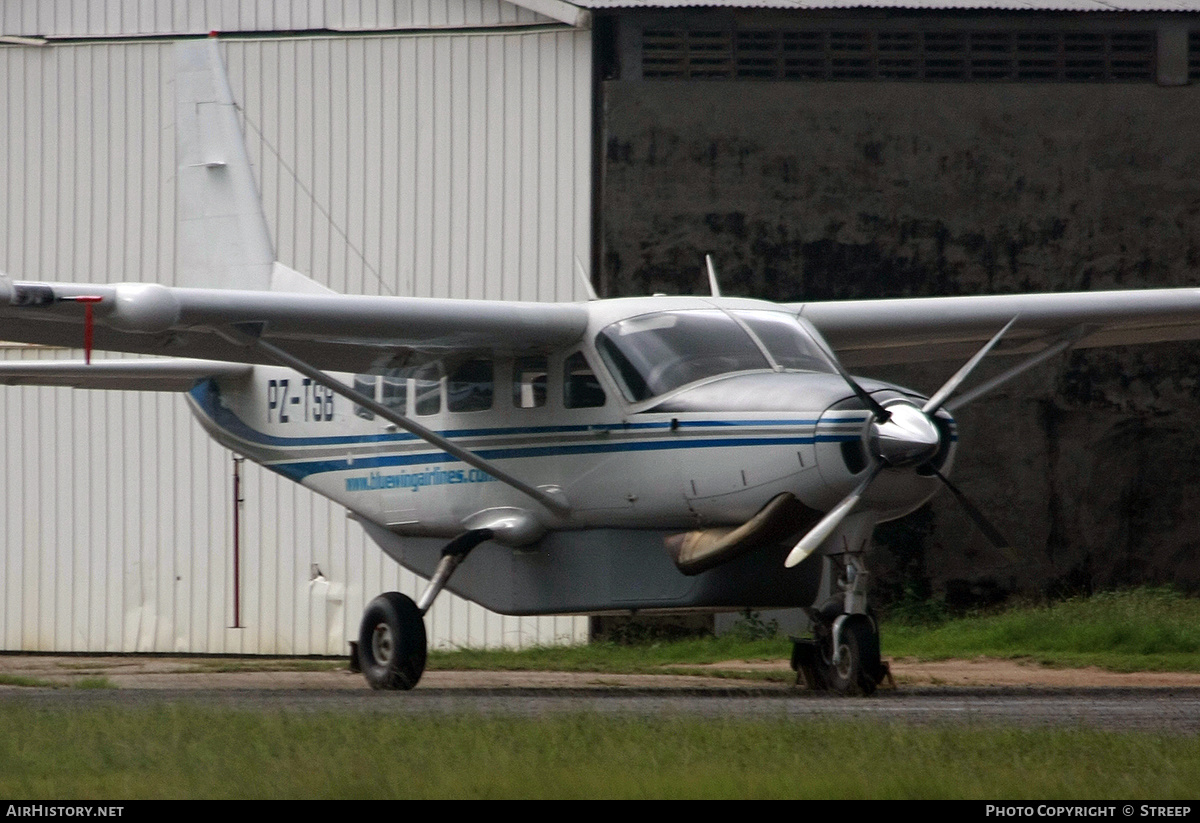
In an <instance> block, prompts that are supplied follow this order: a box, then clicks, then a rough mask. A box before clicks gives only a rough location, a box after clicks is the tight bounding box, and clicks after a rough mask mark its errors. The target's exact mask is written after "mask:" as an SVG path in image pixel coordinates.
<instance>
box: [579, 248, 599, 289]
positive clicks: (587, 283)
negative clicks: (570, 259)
mask: <svg viewBox="0 0 1200 823" xmlns="http://www.w3.org/2000/svg"><path fill="white" fill-rule="evenodd" d="M575 271H577V272H579V279H580V280H582V281H583V287H584V288H585V289H587V296H588V300H599V299H600V296H599V295H598V294H596V289H595V288H594V287H593V286H592V278H590V277H588V276H587V271H586V270H585V269H584V268H583V261H582V260H580V259H579V256H578V255H576V257H575Z"/></svg>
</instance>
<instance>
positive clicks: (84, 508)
mask: <svg viewBox="0 0 1200 823" xmlns="http://www.w3.org/2000/svg"><path fill="white" fill-rule="evenodd" d="M8 5H9V4H4V7H3V9H4V11H5V13H7V11H8V8H7V6H8ZM284 5H286V4H284ZM163 8H165V5H164V6H163ZM205 8H206V9H207V8H208V6H206V7H205ZM89 9H90V7H89ZM76 11H78V9H76ZM179 11H180V9H179V7H177V6H171V13H172V14H173V15H174V14H176V13H178V12H179ZM164 13H165V12H164ZM68 17H69V20H71V21H75V20H76V18H80V17H81V18H85V22H87V23H88V25H91V23H92V18H90V17H88V15H87V14H85V13H83V12H79V13H78V14H72V15H70V16H68ZM55 19H56V20H57V19H58V18H55ZM63 19H68V18H63ZM104 19H105V20H106V21H107V20H108V18H104ZM122 19H124V18H122ZM137 19H139V20H140V19H142V18H141V17H138V18H137ZM106 25H108V23H107V22H106ZM122 25H124V23H122ZM224 48H225V54H226V59H227V63H228V64H229V66H230V74H231V79H232V85H233V89H234V93H235V95H236V96H237V97H238V98H239V99H240V100H241V101H243V108H244V111H245V117H246V122H247V124H248V126H249V128H248V129H247V133H248V142H249V144H250V151H251V156H252V159H253V160H254V162H255V164H256V168H257V169H259V170H261V182H260V188H261V190H262V192H263V196H264V203H265V208H266V211H267V219H268V223H269V225H270V226H271V228H272V232H273V234H274V236H275V238H276V245H277V248H278V252H279V255H280V257H281V259H283V260H284V261H285V262H287V263H288V264H289V265H291V266H293V267H294V268H296V269H298V270H300V271H304V272H308V273H311V274H312V275H313V276H314V277H315V278H316V279H318V280H320V281H322V282H326V283H328V284H330V285H331V286H333V287H334V288H337V289H340V290H346V291H352V292H365V293H398V294H429V295H434V294H438V295H450V294H453V295H456V296H480V297H481V296H489V297H506V298H526V299H531V298H532V299H551V300H552V299H572V298H574V297H576V296H578V297H582V296H583V295H582V294H578V295H577V293H576V292H577V289H578V288H579V286H578V283H577V282H576V275H575V274H574V262H573V261H574V257H575V256H576V255H578V256H580V257H581V258H584V259H586V258H587V256H588V251H589V248H590V237H589V231H590V193H589V191H590V162H591V161H590V151H591V145H590V54H589V50H588V49H589V46H588V34H587V32H577V31H569V30H561V31H555V32H523V33H509V34H503V35H485V34H470V35H455V36H448V35H421V36H373V37H356V38H347V39H339V38H333V39H301V40H294V39H272V40H261V41H244V40H241V41H229V42H228V43H226V44H225V46H224ZM172 66H173V63H172V58H171V46H170V45H169V44H166V43H145V42H122V43H107V44H105V43H99V44H97V43H91V44H77V45H55V46H48V47H0V111H3V112H4V116H3V117H0V145H2V146H3V148H0V269H3V270H5V271H8V272H10V273H11V274H13V275H14V276H18V277H39V278H47V279H62V280H84V279H91V280H101V281H105V280H141V279H144V280H160V281H163V282H171V280H172V269H173V258H174V235H173V230H172V228H171V227H172V226H173V224H174V214H175V195H174V180H173V176H174V170H173V165H174V149H173V146H174V133H173V129H174V124H173V122H172V121H173V113H172V112H173V99H172V95H173V92H172V89H171V84H170V80H171V72H172V70H173V69H172ZM547 97H548V98H549V99H550V100H557V101H558V104H557V105H550V104H548V102H547V100H546V98H547ZM48 356H55V354H54V353H51V352H45V351H38V350H29V349H0V357H21V358H28V357H48ZM0 409H2V410H3V413H4V415H5V417H4V419H5V421H6V426H5V434H4V436H3V438H2V439H0V442H2V443H3V445H4V449H3V453H2V454H0V465H3V469H4V478H5V479H4V487H3V490H2V491H0V509H2V511H0V516H3V518H4V526H3V527H0V541H2V542H0V574H3V582H2V583H0V596H2V597H3V598H4V600H3V604H0V647H2V648H5V649H44V650H60V651H66V650H70V651H158V652H170V651H194V652H210V653H252V654H277V653H297V654H310V653H318V654H343V653H344V652H345V649H346V646H345V642H346V640H347V639H348V638H350V637H352V636H353V634H354V633H355V632H356V630H357V625H358V620H359V615H360V614H361V610H362V608H363V606H364V605H365V603H366V601H368V600H370V599H371V598H372V597H374V596H375V595H376V594H378V593H379V592H380V591H385V590H389V589H396V590H399V591H403V592H406V593H408V594H410V595H412V596H416V595H417V594H418V593H419V591H420V589H421V588H422V586H423V584H422V583H421V581H419V580H418V579H417V578H415V577H414V576H413V575H410V574H408V573H406V572H401V571H400V570H399V569H398V567H396V565H395V564H394V563H393V562H392V561H391V560H390V559H388V558H386V556H385V555H384V554H383V553H382V552H380V551H379V550H378V549H377V548H375V547H374V545H373V544H370V543H369V541H367V539H366V538H365V536H364V535H363V533H362V530H361V529H360V528H359V527H358V526H357V525H356V524H354V523H353V522H351V521H348V520H347V519H346V518H345V516H344V512H343V511H342V510H341V509H340V508H338V507H335V506H332V505H331V504H329V503H327V502H326V501H324V500H322V499H320V498H317V497H315V496H314V495H312V494H311V493H309V492H308V491H307V490H304V489H302V488H301V487H299V486H295V485H294V484H291V483H290V482H288V481H286V480H283V479H281V478H278V477H276V476H275V475H273V474H270V473H268V472H265V471H263V470H261V469H259V468H257V467H254V466H251V465H249V464H246V465H244V467H243V468H244V477H243V495H244V497H245V499H246V503H245V506H244V509H243V529H242V544H243V545H242V564H241V568H242V574H241V592H242V596H241V602H242V610H241V623H242V627H241V628H230V626H231V625H232V621H233V611H234V609H233V580H232V578H233V573H232V557H231V540H232V537H231V535H232V519H233V509H232V502H231V499H230V497H231V493H232V489H231V477H230V473H231V464H230V456H229V454H228V452H226V451H225V450H223V449H221V448H219V447H217V446H216V445H215V444H213V443H212V442H211V441H210V440H209V439H208V438H207V437H206V436H205V435H204V434H203V432H202V431H201V430H200V429H199V427H198V426H196V425H195V424H194V423H193V422H192V421H191V418H190V415H188V413H187V411H186V408H185V406H184V404H183V402H182V401H181V400H180V399H179V398H177V397H173V396H170V395H158V394H146V395H133V394H118V393H104V392H80V391H74V390H70V389H49V388H43V389H38V388H19V387H5V388H3V389H0ZM428 624H429V628H430V636H431V639H432V640H433V641H434V642H435V643H438V644H441V645H500V644H505V645H526V644H530V643H545V642H552V641H558V640H561V639H563V638H564V637H568V638H571V639H575V640H578V639H582V638H583V636H584V633H585V632H586V621H583V620H581V619H575V618H565V619H564V618H539V619H533V618H502V617H500V616H498V615H494V614H491V613H488V612H486V611H484V610H483V609H481V608H480V607H478V606H476V605H474V604H467V603H464V602H463V601H456V599H455V598H453V597H452V596H450V595H443V596H442V597H441V598H439V601H438V603H437V604H436V605H435V608H434V609H433V611H432V612H431V613H430V615H429V618H428Z"/></svg>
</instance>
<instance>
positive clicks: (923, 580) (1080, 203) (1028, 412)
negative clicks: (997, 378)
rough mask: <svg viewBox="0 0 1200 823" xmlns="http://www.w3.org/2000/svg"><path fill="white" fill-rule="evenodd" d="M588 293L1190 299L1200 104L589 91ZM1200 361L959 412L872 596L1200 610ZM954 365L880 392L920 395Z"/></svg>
mask: <svg viewBox="0 0 1200 823" xmlns="http://www.w3.org/2000/svg"><path fill="white" fill-rule="evenodd" d="M602 106H603V114H602V124H601V127H602V130H603V131H602V140H603V156H602V159H601V170H600V179H601V189H600V192H601V193H600V215H601V217H600V242H601V244H602V246H601V249H600V262H601V276H600V285H601V288H602V290H603V291H604V292H605V293H606V294H608V295H629V294H645V293H650V292H656V291H663V292H668V293H691V292H703V291H704V289H705V279H704V276H703V274H702V265H703V255H704V254H705V253H711V254H712V255H713V256H714V258H715V260H716V263H717V266H718V270H719V272H720V274H721V281H722V286H723V289H724V291H725V293H727V294H740V295H752V296H756V297H764V298H770V299H775V300H803V299H808V300H822V299H839V298H866V297H883V296H919V295H956V294H976V293H1000V292H1026V291H1067V290H1089V289H1091V290H1099V289H1123V288H1141V287H1152V286H1153V287H1158V286H1195V285H1197V283H1200V271H1198V270H1197V262H1198V260H1200V87H1197V86H1195V85H1185V86H1177V87H1163V86H1158V85H1155V84H1154V83H1147V82H1142V83H1111V84H1088V83H986V84H976V83H960V82H956V83H926V82H853V81H851V82H787V81H710V82H703V81H652V80H645V81H621V80H614V81H610V82H605V83H603V84H602ZM1197 354H1200V347H1198V346H1195V345H1190V344H1189V345H1160V346H1147V347H1138V348H1131V349H1128V350H1120V351H1094V352H1087V353H1075V354H1071V355H1069V356H1064V357H1062V358H1059V359H1058V360H1055V361H1052V362H1051V363H1049V364H1047V365H1044V366H1042V367H1040V368H1039V369H1038V370H1036V371H1035V372H1034V373H1031V374H1029V375H1027V376H1026V377H1023V378H1021V379H1019V380H1017V381H1015V382H1013V383H1010V384H1008V385H1007V386H1005V387H1004V388H1003V389H1001V390H1000V391H998V392H997V393H995V394H994V395H992V396H990V397H989V398H988V399H986V400H982V401H980V402H979V403H977V404H976V405H974V406H972V407H970V408H968V409H964V410H962V411H961V412H960V413H959V414H958V417H959V421H960V435H961V438H962V442H961V444H960V450H959V454H960V460H959V465H958V466H957V468H956V471H955V480H956V481H957V482H958V484H959V485H960V486H961V487H962V488H963V489H964V491H966V492H967V493H968V494H969V495H970V496H971V497H972V498H973V499H974V500H975V501H976V502H977V503H978V504H979V505H980V506H981V507H982V508H983V509H984V510H985V511H987V512H988V513H989V515H990V516H992V517H993V519H994V520H995V522H996V523H997V525H998V526H999V527H1000V528H1001V530H1002V531H1003V532H1004V533H1005V534H1006V535H1008V536H1009V538H1010V540H1011V541H1012V542H1013V543H1014V544H1016V546H1017V547H1018V558H1017V559H1016V560H1015V561H1014V560H1013V559H1010V558H1006V557H1005V556H1004V555H1002V554H1000V553H998V552H997V551H995V550H994V549H992V548H991V547H990V546H989V545H988V544H987V543H986V542H985V541H984V540H983V539H982V538H981V537H979V536H978V535H977V534H976V533H975V532H974V531H973V528H972V527H971V526H970V524H969V522H968V521H967V520H966V518H965V517H964V516H963V515H962V514H961V513H960V512H959V511H957V509H956V507H955V505H954V503H953V500H951V499H950V498H949V496H948V495H941V496H939V497H938V498H937V499H935V501H934V502H933V504H932V505H931V507H929V509H928V510H924V511H921V512H918V513H916V514H915V515H913V516H910V518H908V519H906V520H905V521H903V522H900V523H897V524H892V525H889V526H885V527H881V529H880V530H879V532H878V533H877V540H878V541H879V542H880V543H881V546H882V547H881V550H880V551H878V552H877V553H876V558H875V561H874V562H875V570H876V572H877V573H878V578H877V583H878V585H879V587H880V590H881V592H884V593H891V594H892V595H895V594H896V593H897V592H898V591H900V590H902V589H903V588H904V587H905V586H910V587H916V588H917V589H920V588H922V587H925V586H929V587H931V588H932V590H933V591H934V592H937V593H946V594H948V596H950V597H951V598H964V599H971V598H974V599H986V598H987V597H989V596H991V594H992V593H1001V592H1007V591H1012V590H1014V589H1015V590H1021V591H1025V592H1036V591H1047V590H1053V591H1063V590H1066V591H1083V590H1090V589H1094V588H1103V587H1112V586H1120V585H1129V584H1137V583H1145V582H1150V583H1172V584H1176V585H1179V586H1181V587H1183V588H1187V589H1191V590H1197V589H1200V510H1198V508H1200V507H1197V506H1196V505H1195V503H1194V501H1196V500H1200V432H1198V431H1197V428H1198V427H1197V423H1198V421H1200V366H1198V365H1197V362H1198V359H1200V358H1197ZM957 366H958V364H957V363H938V364H930V365H926V366H921V367H905V368H893V369H888V370H879V371H876V372H875V373H874V374H875V376H880V377H884V378H891V379H896V380H897V381H898V382H902V383H904V384H905V385H910V386H912V387H914V388H917V389H921V390H924V391H926V392H931V391H932V390H933V389H934V388H936V387H937V386H938V385H940V383H941V382H942V381H943V380H945V379H946V378H947V377H948V376H949V375H950V374H951V373H953V371H954V370H955V369H956V368H957Z"/></svg>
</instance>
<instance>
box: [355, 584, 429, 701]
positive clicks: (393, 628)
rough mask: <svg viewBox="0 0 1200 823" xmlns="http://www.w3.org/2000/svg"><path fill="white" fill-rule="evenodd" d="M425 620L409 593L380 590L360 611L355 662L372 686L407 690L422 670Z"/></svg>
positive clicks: (418, 678)
mask: <svg viewBox="0 0 1200 823" xmlns="http://www.w3.org/2000/svg"><path fill="white" fill-rule="evenodd" d="M426 651H427V649H426V645H425V620H424V618H423V617H422V616H421V612H420V610H419V609H418V608H417V604H416V603H414V602H413V601H412V598H411V597H406V596H405V595H403V594H400V593H399V592H387V593H386V594H381V595H379V597H376V598H375V599H374V600H372V601H371V602H370V604H369V605H368V606H367V608H366V611H364V612H363V619H362V626H361V627H360V628H359V630H358V663H359V666H360V667H361V668H362V673H363V677H365V678H366V679H367V682H368V683H370V684H371V688H372V689H390V690H402V691H407V690H408V689H411V688H412V687H413V686H415V685H417V682H418V681H419V680H420V679H421V675H422V674H423V673H424V672H425V656H426Z"/></svg>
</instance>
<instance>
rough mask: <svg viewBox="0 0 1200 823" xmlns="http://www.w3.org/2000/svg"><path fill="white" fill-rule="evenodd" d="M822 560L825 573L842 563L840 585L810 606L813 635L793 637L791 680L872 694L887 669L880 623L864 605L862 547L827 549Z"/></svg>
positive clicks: (813, 686)
mask: <svg viewBox="0 0 1200 823" xmlns="http://www.w3.org/2000/svg"><path fill="white" fill-rule="evenodd" d="M825 562H826V564H827V566H826V579H829V578H832V576H833V575H832V572H834V571H835V570H836V569H837V567H838V566H839V565H840V566H842V567H843V569H844V573H843V574H841V575H838V577H837V587H838V589H839V590H840V591H839V592H837V593H836V594H835V596H832V597H830V598H828V599H827V600H826V601H825V605H824V607H823V608H820V609H815V608H814V609H809V618H810V619H811V620H812V628H813V637H812V639H793V643H792V669H793V671H795V672H796V683H797V684H801V683H803V684H804V685H807V686H808V688H810V689H813V690H815V691H831V692H835V693H837V694H841V695H871V694H874V693H875V689H876V688H878V686H879V684H880V683H882V682H883V681H884V679H885V678H890V677H891V672H890V671H889V670H888V665H887V663H884V662H883V660H882V659H881V658H880V654H879V624H878V623H877V622H876V620H875V617H874V615H873V614H871V613H869V612H868V610H867V578H868V573H867V570H866V563H865V561H864V560H863V552H861V551H858V552H845V553H843V554H837V555H828V556H826V557H825ZM837 595H840V597H839V596H837ZM839 601H840V602H839ZM818 602H819V601H818Z"/></svg>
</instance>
